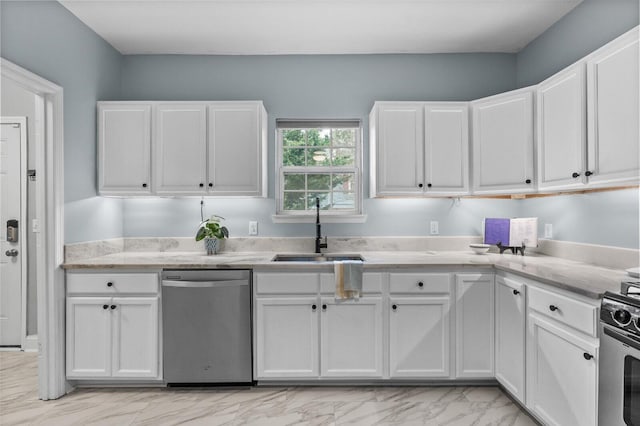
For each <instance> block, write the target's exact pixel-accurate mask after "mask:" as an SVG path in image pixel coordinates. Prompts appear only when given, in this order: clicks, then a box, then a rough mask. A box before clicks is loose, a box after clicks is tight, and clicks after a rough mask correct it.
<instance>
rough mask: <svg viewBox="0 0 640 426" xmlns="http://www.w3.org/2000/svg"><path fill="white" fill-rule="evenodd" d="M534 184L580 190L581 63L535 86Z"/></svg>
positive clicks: (582, 176) (582, 164)
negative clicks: (536, 94)
mask: <svg viewBox="0 0 640 426" xmlns="http://www.w3.org/2000/svg"><path fill="white" fill-rule="evenodd" d="M537 107H538V121H537V124H538V185H539V187H540V188H572V187H580V186H582V185H584V183H585V182H586V176H585V174H584V173H585V171H586V157H587V155H586V147H587V143H586V141H587V138H586V115H587V99H586V83H585V64H584V63H582V62H581V63H578V64H576V65H573V66H571V67H569V68H567V69H565V70H563V71H562V72H560V73H558V74H556V75H555V76H553V77H551V78H550V79H548V80H545V81H544V82H542V83H540V84H539V85H538V105H537Z"/></svg>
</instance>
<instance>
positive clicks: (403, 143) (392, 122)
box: [372, 102, 425, 195]
mask: <svg viewBox="0 0 640 426" xmlns="http://www.w3.org/2000/svg"><path fill="white" fill-rule="evenodd" d="M376 108H377V109H376V113H375V117H374V120H375V122H376V124H377V126H376V127H377V128H376V129H375V131H374V133H375V134H376V135H377V137H376V138H375V141H376V142H375V143H376V146H375V147H372V151H373V150H375V153H374V156H373V158H377V164H374V165H373V166H372V167H373V169H374V170H376V179H375V180H376V182H377V189H376V192H377V194H376V195H402V194H408V195H412V194H413V195H415V194H422V193H423V192H424V183H425V182H424V163H423V161H424V121H423V120H424V114H423V104H422V103H417V102H397V103H380V104H378V105H377V106H376ZM372 140H373V139H372Z"/></svg>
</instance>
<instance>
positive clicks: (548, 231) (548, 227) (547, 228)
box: [544, 223, 553, 238]
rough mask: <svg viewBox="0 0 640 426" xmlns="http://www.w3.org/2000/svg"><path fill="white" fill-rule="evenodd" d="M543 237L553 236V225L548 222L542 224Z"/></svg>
mask: <svg viewBox="0 0 640 426" xmlns="http://www.w3.org/2000/svg"><path fill="white" fill-rule="evenodd" d="M544 237H545V238H553V225H552V224H550V223H545V224H544Z"/></svg>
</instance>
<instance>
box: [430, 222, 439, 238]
mask: <svg viewBox="0 0 640 426" xmlns="http://www.w3.org/2000/svg"><path fill="white" fill-rule="evenodd" d="M430 229H431V235H438V234H439V233H440V231H439V230H438V221H437V220H432V221H431V224H430Z"/></svg>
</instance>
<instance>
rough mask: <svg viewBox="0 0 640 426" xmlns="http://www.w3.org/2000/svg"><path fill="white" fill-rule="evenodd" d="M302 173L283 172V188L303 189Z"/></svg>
mask: <svg viewBox="0 0 640 426" xmlns="http://www.w3.org/2000/svg"><path fill="white" fill-rule="evenodd" d="M304 177H305V175H304V174H292V173H285V175H284V189H285V191H287V190H301V191H304V190H305V187H304Z"/></svg>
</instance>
